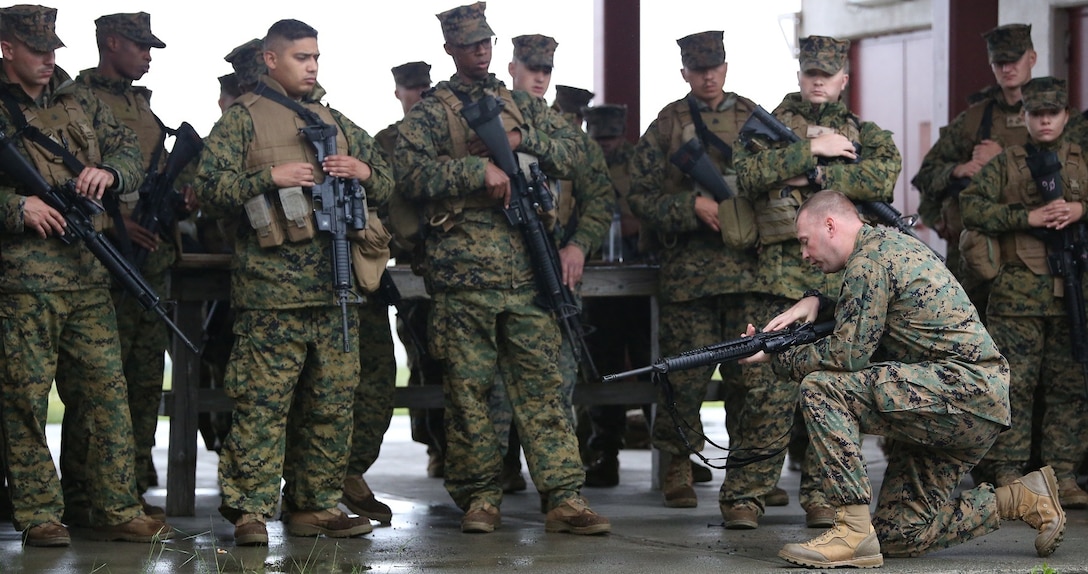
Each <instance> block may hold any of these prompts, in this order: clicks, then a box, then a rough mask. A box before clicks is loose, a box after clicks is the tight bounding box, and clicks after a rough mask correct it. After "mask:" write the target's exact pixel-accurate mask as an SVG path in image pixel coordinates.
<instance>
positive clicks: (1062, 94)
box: [1020, 76, 1069, 112]
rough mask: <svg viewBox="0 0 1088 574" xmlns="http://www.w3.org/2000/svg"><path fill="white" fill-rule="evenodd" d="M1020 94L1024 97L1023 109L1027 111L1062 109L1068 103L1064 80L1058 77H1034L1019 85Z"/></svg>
mask: <svg viewBox="0 0 1088 574" xmlns="http://www.w3.org/2000/svg"><path fill="white" fill-rule="evenodd" d="M1020 94H1021V95H1022V96H1023V98H1024V110H1026V111H1028V112H1037V111H1040V110H1062V109H1065V108H1066V106H1068V105H1069V96H1068V92H1067V91H1066V88H1065V80H1062V79H1060V78H1054V77H1051V76H1044V77H1042V78H1034V79H1032V80H1030V81H1029V82H1028V83H1026V84H1024V85H1023V86H1021V87H1020Z"/></svg>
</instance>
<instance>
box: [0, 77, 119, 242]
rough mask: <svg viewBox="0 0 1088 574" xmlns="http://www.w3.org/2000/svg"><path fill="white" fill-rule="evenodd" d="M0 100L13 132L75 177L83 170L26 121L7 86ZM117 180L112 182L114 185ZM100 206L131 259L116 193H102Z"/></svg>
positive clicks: (71, 156)
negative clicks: (52, 156)
mask: <svg viewBox="0 0 1088 574" xmlns="http://www.w3.org/2000/svg"><path fill="white" fill-rule="evenodd" d="M0 101H3V103H4V107H5V108H7V110H8V115H10V116H11V121H12V123H14V124H15V133H16V134H17V135H21V136H23V137H25V138H27V139H29V140H31V141H33V142H34V143H36V144H38V145H40V146H42V147H43V148H45V149H46V150H47V151H49V152H50V153H52V154H54V155H56V156H57V157H59V158H60V160H61V162H62V163H63V164H64V167H66V168H68V171H71V172H72V173H73V174H74V175H75V176H76V177H79V174H80V173H82V172H83V169H84V168H86V167H87V166H85V165H83V162H81V161H79V158H77V157H76V156H75V155H74V154H72V152H70V151H68V148H66V147H64V146H62V145H61V144H59V143H57V142H56V141H54V140H53V139H52V138H50V137H49V136H47V135H45V134H44V133H43V132H42V130H40V129H38V127H37V126H32V125H30V124H29V123H27V121H26V114H24V113H23V109H22V108H20V107H19V102H18V101H16V100H15V96H14V95H12V93H11V92H10V91H9V90H8V88H7V86H3V87H0ZM116 183H117V182H114V185H116ZM102 207H103V208H105V210H106V213H107V214H108V215H109V216H110V219H112V220H113V234H114V236H115V237H116V238H117V241H118V243H120V247H121V252H122V253H123V254H124V256H125V257H126V258H128V259H129V260H131V259H132V239H131V238H129V236H128V230H127V229H126V228H125V220H124V218H123V217H121V204H120V202H119V201H118V200H117V195H116V194H113V193H106V194H103V195H102Z"/></svg>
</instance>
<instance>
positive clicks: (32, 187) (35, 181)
mask: <svg viewBox="0 0 1088 574" xmlns="http://www.w3.org/2000/svg"><path fill="white" fill-rule="evenodd" d="M0 169H2V170H3V171H4V172H5V173H7V174H8V175H10V176H11V177H13V178H15V180H16V181H18V182H19V183H20V184H21V185H22V186H23V187H24V188H26V189H27V190H28V191H30V192H32V193H33V194H34V195H36V196H38V197H39V198H41V200H42V201H44V202H45V203H46V205H48V206H49V207H52V208H53V209H55V210H57V211H58V212H60V214H61V216H63V217H64V222H65V224H66V225H65V228H64V234H63V235H59V236H57V238H58V239H60V240H61V241H63V242H64V243H66V244H68V245H71V244H72V243H74V242H75V241H76V240H77V239H78V240H80V241H82V242H83V244H84V245H85V246H86V247H87V249H88V250H90V252H91V254H92V255H94V256H95V258H96V259H98V260H99V261H101V262H102V265H104V266H105V267H106V270H107V271H109V272H110V275H112V276H113V278H114V279H116V280H117V282H118V283H120V284H121V287H123V288H124V289H125V291H126V292H127V293H128V294H130V295H132V296H133V297H136V300H137V301H139V303H140V306H141V307H143V308H144V309H145V310H147V311H154V312H155V314H157V315H158V316H159V318H160V319H162V320H163V321H165V322H166V324H167V325H168V326H169V327H170V329H171V330H173V331H174V334H175V335H177V336H178V338H180V339H181V341H182V342H183V343H185V346H186V347H189V350H190V351H192V352H194V353H199V352H200V351H199V350H198V349H197V347H196V345H194V344H193V342H192V341H190V340H189V338H188V337H186V336H185V333H182V332H181V329H179V328H178V326H177V325H175V324H174V322H173V321H171V320H170V317H168V316H167V315H166V309H165V308H164V307H163V305H162V301H161V299H160V298H159V295H158V294H157V293H155V290H154V289H152V288H151V286H150V285H148V284H147V281H146V280H145V279H144V278H143V276H142V275H140V272H139V271H138V270H137V269H136V268H135V267H134V266H133V265H132V264H131V263H130V262H129V260H128V259H126V258H125V256H124V255H122V254H121V252H120V251H118V250H117V248H116V247H114V246H113V244H112V243H110V242H109V240H108V239H106V237H105V236H103V235H102V233H101V232H98V231H95V229H94V222H93V218H94V216H95V215H98V214H100V213H103V211H104V210H103V209H102V206H100V205H98V204H97V203H95V202H94V201H92V200H90V199H88V198H87V197H84V196H82V195H80V194H79V193H77V192H76V188H75V182H74V181H72V180H69V181H67V182H65V183H64V185H58V186H52V185H49V182H47V181H46V180H45V178H44V177H42V175H41V174H40V173H38V170H37V169H35V168H34V166H33V165H32V164H31V163H30V160H28V159H27V158H26V157H25V156H23V154H21V153H20V152H19V150H18V149H17V148H16V147H15V143H14V142H12V140H11V139H10V138H8V137H7V136H5V135H4V134H2V133H0Z"/></svg>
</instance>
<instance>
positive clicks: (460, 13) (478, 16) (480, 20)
mask: <svg viewBox="0 0 1088 574" xmlns="http://www.w3.org/2000/svg"><path fill="white" fill-rule="evenodd" d="M485 8H487V2H476V3H475V4H469V5H466V6H458V7H457V8H454V9H452V10H446V11H445V12H442V13H441V14H436V16H437V17H438V21H439V22H441V23H442V38H444V39H445V40H446V43H447V44H453V45H455V46H467V45H469V44H475V43H476V42H479V41H481V40H484V39H487V38H491V37H492V36H494V35H495V32H493V31H491V26H488V25H487V20H485V19H484V9H485Z"/></svg>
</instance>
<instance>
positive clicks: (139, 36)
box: [94, 12, 166, 48]
mask: <svg viewBox="0 0 1088 574" xmlns="http://www.w3.org/2000/svg"><path fill="white" fill-rule="evenodd" d="M94 25H95V30H96V33H97V35H98V37H99V38H102V37H103V36H105V35H106V34H119V35H121V36H124V37H125V38H128V39H129V40H132V41H133V42H135V43H137V44H139V45H141V46H151V47H152V48H165V47H166V44H165V43H164V42H163V41H162V40H160V39H158V38H157V37H155V35H154V34H152V33H151V14H148V13H147V12H136V13H135V14H110V15H108V16H102V17H100V18H99V19H97V20H95V21H94Z"/></svg>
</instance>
